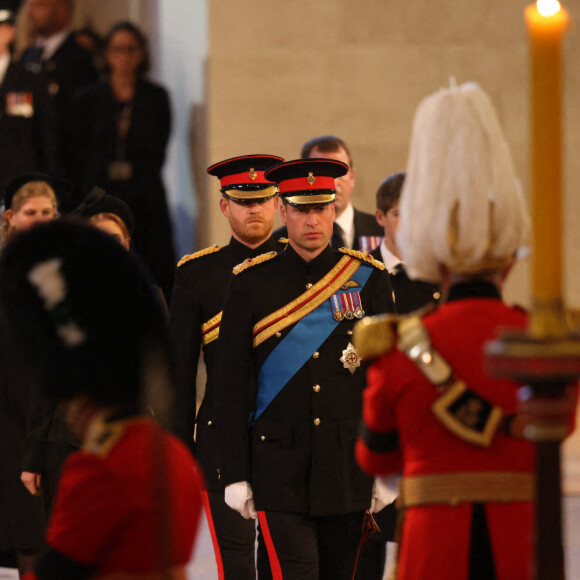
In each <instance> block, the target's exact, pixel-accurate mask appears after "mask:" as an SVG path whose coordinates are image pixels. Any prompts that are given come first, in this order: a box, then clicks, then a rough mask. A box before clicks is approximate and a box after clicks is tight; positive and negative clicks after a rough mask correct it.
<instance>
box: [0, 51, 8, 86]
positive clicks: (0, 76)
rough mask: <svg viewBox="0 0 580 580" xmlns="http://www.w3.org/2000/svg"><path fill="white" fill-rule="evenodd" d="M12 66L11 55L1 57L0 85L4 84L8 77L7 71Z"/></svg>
mask: <svg viewBox="0 0 580 580" xmlns="http://www.w3.org/2000/svg"><path fill="white" fill-rule="evenodd" d="M9 66H10V55H9V54H4V55H2V56H0V85H1V84H2V83H3V82H4V77H5V76H6V71H7V70H8V67H9Z"/></svg>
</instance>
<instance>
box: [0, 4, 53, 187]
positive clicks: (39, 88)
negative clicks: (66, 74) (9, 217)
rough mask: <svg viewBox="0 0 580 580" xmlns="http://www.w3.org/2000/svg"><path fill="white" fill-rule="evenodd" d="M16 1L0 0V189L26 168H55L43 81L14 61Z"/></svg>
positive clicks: (46, 93) (45, 87)
mask: <svg viewBox="0 0 580 580" xmlns="http://www.w3.org/2000/svg"><path fill="white" fill-rule="evenodd" d="M17 5H18V2H17V1H15V0H0V192H4V190H5V188H6V187H7V186H8V184H9V183H10V182H11V181H12V180H13V179H14V178H16V177H18V176H19V175H21V174H23V173H25V172H28V171H45V172H51V171H54V170H55V168H56V162H57V147H56V143H55V139H56V135H57V134H56V124H55V121H56V118H55V115H54V108H53V107H52V106H51V102H50V99H49V95H48V91H47V86H46V83H45V82H43V80H42V79H41V78H40V77H39V76H38V75H35V74H33V73H31V72H29V71H27V70H25V69H24V68H22V67H21V66H19V65H18V64H17V63H16V62H14V60H13V58H12V50H13V43H14V37H15V34H16V26H15V20H16V13H17Z"/></svg>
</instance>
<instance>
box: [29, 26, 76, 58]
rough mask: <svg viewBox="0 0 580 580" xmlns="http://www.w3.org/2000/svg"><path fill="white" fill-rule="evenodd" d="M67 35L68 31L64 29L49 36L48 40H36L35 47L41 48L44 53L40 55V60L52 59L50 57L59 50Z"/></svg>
mask: <svg viewBox="0 0 580 580" xmlns="http://www.w3.org/2000/svg"><path fill="white" fill-rule="evenodd" d="M68 35H69V32H68V29H66V28H64V29H63V30H61V31H60V32H57V33H56V34H53V35H52V36H49V37H48V38H38V39H37V41H36V43H35V45H36V46H42V47H43V48H44V52H43V53H42V60H48V59H49V58H52V55H53V54H54V53H55V52H56V51H57V50H58V49H59V48H60V45H61V44H62V43H63V42H64V41H65V40H66V39H67V37H68Z"/></svg>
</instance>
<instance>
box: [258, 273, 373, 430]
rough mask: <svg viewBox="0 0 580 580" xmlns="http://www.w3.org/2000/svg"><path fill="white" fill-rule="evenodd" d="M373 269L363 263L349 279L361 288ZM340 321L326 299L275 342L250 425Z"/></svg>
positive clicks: (261, 374)
mask: <svg viewBox="0 0 580 580" xmlns="http://www.w3.org/2000/svg"><path fill="white" fill-rule="evenodd" d="M372 271H373V268H372V266H369V265H367V264H361V266H360V267H359V269H358V270H357V271H356V272H355V273H354V274H353V275H352V276H351V278H350V279H351V280H354V281H355V282H357V283H358V284H359V285H360V290H362V289H363V288H364V286H365V284H366V283H367V281H368V279H369V277H370V275H371V272H372ZM350 290H351V289H350V288H349V289H347V290H338V291H337V292H335V294H343V293H345V292H349V291H350ZM338 323H339V321H338V320H336V319H335V318H334V316H332V308H331V306H330V305H329V303H328V301H327V300H325V301H324V302H323V303H322V304H321V305H320V306H319V307H318V308H316V309H314V310H313V311H312V312H310V314H308V315H306V316H305V317H304V318H302V319H301V320H300V321H298V322H297V323H296V325H295V326H294V328H293V329H292V330H291V331H290V332H289V333H288V334H287V335H286V336H285V337H284V340H282V341H281V342H280V343H279V344H278V346H276V348H275V349H274V350H273V351H272V352H271V353H270V355H269V356H268V358H267V359H266V360H265V361H264V364H263V365H262V368H261V369H260V372H259V373H258V387H257V392H256V409H255V411H254V412H253V413H252V417H251V419H250V425H252V424H253V423H254V421H255V420H256V419H257V418H258V417H259V416H260V415H261V414H262V413H263V412H264V411H265V410H266V408H267V407H268V405H269V404H270V403H271V402H272V401H273V400H274V398H275V397H276V395H277V394H278V393H279V392H280V391H281V390H282V389H283V388H284V386H285V385H286V384H287V383H288V381H290V379H291V378H292V377H293V376H294V375H295V374H296V373H297V372H298V371H299V370H300V369H301V368H302V366H303V365H304V364H305V363H306V361H307V360H308V359H309V358H310V357H311V356H312V353H314V352H315V351H316V350H317V349H318V348H319V347H320V346H321V345H322V344H323V343H324V341H325V340H326V339H327V338H328V337H329V336H330V334H331V332H332V331H333V330H334V329H335V328H336V326H337V324H338Z"/></svg>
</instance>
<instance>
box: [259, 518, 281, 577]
mask: <svg viewBox="0 0 580 580" xmlns="http://www.w3.org/2000/svg"><path fill="white" fill-rule="evenodd" d="M258 519H259V520H260V526H261V528H262V535H263V536H264V543H265V544H266V550H268V557H269V558H270V568H271V570H272V580H283V578H282V568H281V567H280V561H279V560H278V554H276V548H275V547H274V542H273V541H272V536H271V535H270V528H269V527H268V522H267V521H266V512H258Z"/></svg>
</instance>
